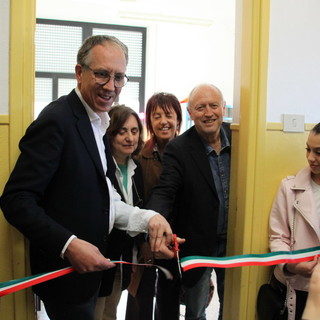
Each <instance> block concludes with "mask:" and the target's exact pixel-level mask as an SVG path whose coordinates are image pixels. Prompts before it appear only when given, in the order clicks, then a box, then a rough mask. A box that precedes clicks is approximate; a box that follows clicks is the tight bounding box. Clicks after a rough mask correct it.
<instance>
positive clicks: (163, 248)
mask: <svg viewBox="0 0 320 320" xmlns="http://www.w3.org/2000/svg"><path fill="white" fill-rule="evenodd" d="M149 241H150V247H151V251H152V252H153V253H154V256H155V258H157V259H172V258H174V251H173V248H172V242H173V236H172V230H171V227H170V225H169V223H168V221H167V220H166V219H165V218H164V217H163V216H161V215H160V214H157V215H155V216H153V217H152V218H151V219H150V221H149ZM177 242H178V243H179V244H182V243H184V242H185V239H181V238H177Z"/></svg>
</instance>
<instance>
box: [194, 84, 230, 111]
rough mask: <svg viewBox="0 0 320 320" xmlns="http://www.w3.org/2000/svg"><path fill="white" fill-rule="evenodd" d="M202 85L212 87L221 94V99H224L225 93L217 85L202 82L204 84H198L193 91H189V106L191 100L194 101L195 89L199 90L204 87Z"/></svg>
mask: <svg viewBox="0 0 320 320" xmlns="http://www.w3.org/2000/svg"><path fill="white" fill-rule="evenodd" d="M202 87H210V88H212V89H214V90H216V91H218V93H219V94H220V96H221V100H222V101H224V98H223V94H222V92H221V90H220V89H219V88H218V87H216V86H215V85H213V84H211V83H202V84H199V85H197V86H196V87H194V88H193V89H192V90H191V92H190V93H189V97H188V107H190V106H191V101H192V98H193V95H194V93H195V91H197V90H198V89H199V88H202Z"/></svg>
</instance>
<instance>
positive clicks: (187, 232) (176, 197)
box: [147, 84, 231, 320]
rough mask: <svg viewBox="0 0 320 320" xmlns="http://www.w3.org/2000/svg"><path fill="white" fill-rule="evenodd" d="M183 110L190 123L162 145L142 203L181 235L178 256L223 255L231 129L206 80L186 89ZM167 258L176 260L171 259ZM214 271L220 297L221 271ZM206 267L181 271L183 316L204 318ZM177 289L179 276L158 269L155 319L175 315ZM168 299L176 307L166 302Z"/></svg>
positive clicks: (214, 89) (217, 94) (215, 92)
mask: <svg viewBox="0 0 320 320" xmlns="http://www.w3.org/2000/svg"><path fill="white" fill-rule="evenodd" d="M188 112H189V114H190V118H191V119H192V120H193V121H194V126H193V127H191V128H190V129H189V130H187V131H186V132H185V133H183V134H182V135H181V136H179V137H177V138H176V139H174V140H172V141H171V142H170V143H169V144H168V145H167V147H166V150H165V153H164V157H163V171H162V174H161V176H160V181H159V183H158V185H157V186H156V187H155V188H154V189H153V190H152V192H151V197H150V199H149V201H148V203H147V207H148V208H152V209H154V210H156V211H158V212H161V213H162V214H164V216H165V217H166V218H167V219H168V221H169V222H170V223H171V226H172V229H173V231H174V232H176V233H178V234H179V235H181V236H182V237H184V238H185V239H186V242H185V244H183V245H182V246H181V252H180V257H185V256H192V255H200V256H223V255H225V249H226V231H227V213H228V201H229V176H230V141H231V135H230V125H229V124H227V123H224V122H223V116H224V114H225V101H224V99H223V95H222V93H221V91H220V90H219V89H218V88H217V87H215V86H213V85H210V84H202V85H199V86H197V87H196V88H194V89H193V90H192V92H191V93H190V96H189V101H188ZM166 264H168V262H167V263H166ZM169 264H171V265H174V266H175V265H176V263H174V261H169ZM217 271H218V272H217V278H218V290H219V291H220V301H221V302H222V299H223V296H222V292H223V279H224V273H223V269H220V270H217ZM211 272H212V269H210V268H196V269H193V270H190V271H187V272H185V273H183V292H184V303H185V305H186V315H185V319H201V320H203V319H205V309H206V304H207V301H208V296H209V288H210V278H211ZM169 288H170V289H169ZM179 291H180V281H176V282H168V281H165V280H164V279H163V277H162V275H161V274H159V281H158V294H157V303H156V319H161V320H177V319H179V304H180V300H179V299H180V297H179ZM169 293H171V294H169ZM168 303H171V304H172V305H174V306H175V307H174V308H168V307H167V306H168Z"/></svg>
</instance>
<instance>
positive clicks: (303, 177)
mask: <svg viewBox="0 0 320 320" xmlns="http://www.w3.org/2000/svg"><path fill="white" fill-rule="evenodd" d="M319 226H320V222H319V216H318V214H317V213H316V208H315V202H314V198H313V192H312V188H311V171H310V168H309V167H306V168H304V169H302V170H300V171H299V172H298V174H297V175H296V176H288V177H286V178H285V179H283V180H282V181H281V184H280V187H279V189H278V193H277V195H276V198H275V200H274V203H273V206H272V209H271V213H270V220H269V246H270V250H271V251H290V250H299V249H305V248H311V247H316V246H319V245H320V230H319ZM292 230H293V232H292ZM291 237H293V247H292V248H291V246H290V244H291ZM283 267H284V264H279V265H277V266H276V268H275V270H274V274H275V277H276V278H277V279H278V280H279V281H280V282H282V283H283V284H285V285H287V286H288V288H289V291H288V301H290V296H291V302H295V294H293V292H294V291H293V290H292V288H293V289H296V290H304V291H308V287H309V278H306V277H303V276H300V275H292V274H289V273H288V272H284V270H283ZM292 294H293V295H292ZM290 306H291V307H292V308H293V310H295V303H293V304H292V303H291V304H288V311H289V315H290V313H291V314H292V312H293V313H295V312H294V311H293V310H291V312H290ZM290 318H291V317H290V316H289V317H288V319H290ZM293 319H294V317H293Z"/></svg>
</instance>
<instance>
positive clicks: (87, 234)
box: [1, 90, 115, 302]
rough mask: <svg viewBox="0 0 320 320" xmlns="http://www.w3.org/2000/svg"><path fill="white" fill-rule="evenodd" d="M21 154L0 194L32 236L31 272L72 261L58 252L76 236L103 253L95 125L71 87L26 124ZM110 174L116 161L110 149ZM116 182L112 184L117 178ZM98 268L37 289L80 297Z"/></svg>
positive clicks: (105, 220) (104, 209)
mask: <svg viewBox="0 0 320 320" xmlns="http://www.w3.org/2000/svg"><path fill="white" fill-rule="evenodd" d="M19 147H20V150H21V154H20V156H19V158H18V160H17V163H16V166H15V168H14V170H13V172H12V174H11V176H10V178H9V181H8V182H7V184H6V186H5V189H4V193H3V195H2V197H1V208H2V210H3V213H4V215H5V217H6V219H7V220H8V221H9V222H10V223H11V224H12V225H13V226H15V227H16V228H17V229H19V230H20V231H21V232H22V233H23V234H24V235H25V236H26V237H27V238H28V239H29V240H30V262H31V269H32V273H33V274H37V273H40V272H47V271H51V270H57V269H60V268H63V267H66V266H69V263H68V261H66V260H63V259H62V258H60V257H59V255H60V253H61V250H62V248H63V246H64V245H65V243H66V241H67V240H68V239H69V237H70V236H71V235H72V234H74V235H76V236H77V237H78V238H80V239H83V240H86V241H88V242H90V243H92V244H94V245H96V246H97V247H98V248H99V249H100V251H101V252H103V253H104V251H105V247H106V243H107V239H108V231H109V230H108V229H109V193H108V187H107V183H106V178H105V172H104V171H103V168H102V164H101V160H100V157H99V152H98V149H97V146H96V141H95V138H94V134H93V131H92V127H91V123H90V120H89V117H88V115H87V112H86V110H85V108H84V107H83V105H82V103H81V101H80V99H79V98H78V96H77V94H76V93H75V91H74V90H73V91H72V92H71V93H70V94H69V95H67V96H63V97H61V98H60V99H58V100H56V101H54V102H52V103H50V104H49V105H48V106H47V107H46V108H45V109H44V110H43V111H42V112H41V113H40V115H39V117H38V118H37V119H36V120H35V121H34V122H33V123H32V124H31V125H30V126H29V128H28V129H27V131H26V134H25V136H24V137H23V138H22V139H21V142H20V145H19ZM108 148H109V147H108V145H107V146H106V153H108V154H107V160H108V176H109V175H110V178H111V179H112V180H113V177H114V170H115V166H114V163H113V160H112V158H111V153H110V152H107V150H108ZM112 182H113V181H112ZM100 278H101V273H99V272H96V273H89V274H83V275H80V274H77V273H75V272H74V273H72V274H70V275H66V276H63V277H60V278H58V279H55V280H50V281H48V282H45V283H44V284H40V285H37V286H35V287H34V291H35V292H36V293H37V294H38V295H39V296H40V297H41V298H42V299H45V298H50V297H60V298H61V299H62V300H64V301H78V302H80V301H83V300H84V299H87V298H88V297H90V296H92V295H93V294H94V293H95V291H96V290H97V288H98V286H99V283H100Z"/></svg>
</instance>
